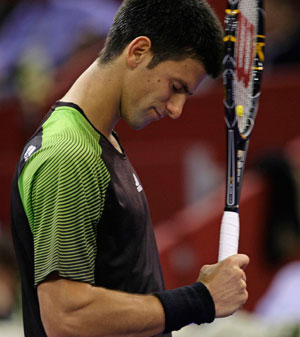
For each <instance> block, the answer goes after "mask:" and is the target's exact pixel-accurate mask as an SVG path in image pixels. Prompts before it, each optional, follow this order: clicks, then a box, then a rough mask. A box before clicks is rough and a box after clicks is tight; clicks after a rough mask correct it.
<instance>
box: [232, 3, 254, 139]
mask: <svg viewBox="0 0 300 337" xmlns="http://www.w3.org/2000/svg"><path fill="white" fill-rule="evenodd" d="M257 7H258V6H257V1H256V0H241V1H240V3H239V15H238V22H237V33H236V44H235V60H236V78H235V84H234V93H235V102H236V116H237V121H238V128H239V131H240V133H241V134H242V135H243V136H245V137H246V136H247V135H248V134H249V133H250V132H251V129H252V126H253V124H254V118H255V112H256V111H255V104H254V103H255V96H256V93H255V87H254V85H255V83H254V82H255V81H254V77H255V70H254V68H255V66H254V63H255V54H256V50H257V47H256V37H257V34H258V21H259V19H258V15H257V13H258V8H257Z"/></svg>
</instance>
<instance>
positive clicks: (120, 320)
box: [11, 0, 248, 337]
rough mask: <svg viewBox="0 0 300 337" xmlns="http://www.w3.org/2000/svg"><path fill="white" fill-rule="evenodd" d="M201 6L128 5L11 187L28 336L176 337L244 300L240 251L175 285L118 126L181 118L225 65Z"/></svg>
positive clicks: (30, 146)
mask: <svg viewBox="0 0 300 337" xmlns="http://www.w3.org/2000/svg"><path fill="white" fill-rule="evenodd" d="M222 36H223V33H222V29H221V25H220V23H219V21H218V20H217V18H216V16H215V14H214V13H213V11H212V10H211V8H210V7H209V6H208V4H207V3H206V2H205V1H204V0H148V1H141V0H127V1H125V2H124V3H123V4H122V5H121V7H120V9H119V11H118V13H117V15H116V17H115V21H114V24H113V26H112V28H111V30H110V32H109V35H108V37H107V40H106V44H105V46H104V49H103V50H102V51H101V53H100V55H99V58H98V59H97V60H96V61H95V62H94V63H93V64H92V65H91V66H90V67H89V68H88V69H87V70H86V71H85V72H84V73H83V74H82V75H81V76H80V77H79V78H78V80H77V81H76V82H75V83H74V85H73V86H72V87H71V89H70V90H69V91H68V92H67V93H66V95H65V96H64V97H63V98H62V99H61V100H60V101H59V102H57V103H56V104H55V105H54V106H53V107H52V109H51V110H50V112H49V113H48V115H47V116H46V117H45V118H44V120H43V122H42V124H41V125H40V127H39V128H38V130H37V131H36V133H35V134H34V135H33V137H32V138H31V139H30V140H29V141H28V142H27V144H26V145H25V147H24V150H23V153H22V155H21V158H20V161H19V164H18V167H17V170H16V173H15V177H14V182H13V191H12V213H11V214H12V232H13V238H14V244H15V250H16V254H17V259H18V263H19V268H20V274H21V279H22V296H23V318H24V330H25V336H26V337H45V336H48V337H71V336H74V337H75V336H76V337H80V336H84V337H96V336H97V337H101V336H103V337H104V336H105V337H108V336H139V337H143V336H145V337H146V336H147V337H149V336H170V335H171V331H173V330H178V329H180V328H181V327H183V326H185V325H187V324H190V323H192V322H194V323H197V324H201V323H204V322H212V321H213V320H214V318H215V317H224V316H227V315H230V314H232V313H233V312H235V311H236V310H237V309H238V308H240V307H241V305H243V304H244V303H245V301H246V299H247V290H246V277H245V273H244V271H243V269H244V268H245V267H246V265H247V264H248V257H247V256H245V255H235V256H233V257H230V258H228V259H226V260H224V261H223V262H221V263H218V264H216V265H211V266H208V265H207V266H204V267H203V268H202V269H201V272H200V275H199V277H198V280H197V281H196V282H195V283H194V284H192V285H188V286H186V287H182V288H178V289H174V290H168V291H166V290H165V288H164V281H163V276H162V272H161V267H160V261H159V256H158V251H157V247H156V242H155V238H154V233H153V229H152V224H151V220H150V215H149V210H148V205H147V201H146V197H145V194H144V191H143V187H142V184H141V181H140V179H139V177H138V175H137V173H136V172H135V171H134V169H133V167H132V166H131V164H130V162H129V159H128V157H127V155H126V153H125V150H124V149H123V147H122V145H121V142H120V140H119V139H118V136H117V134H116V133H115V132H114V127H115V125H116V124H117V123H118V121H119V120H120V119H124V120H125V121H126V122H127V123H128V125H130V126H131V127H133V128H134V129H140V128H143V127H145V126H146V125H147V124H148V123H150V122H152V121H157V120H159V119H161V118H163V117H166V116H168V117H171V118H172V119H176V118H178V117H179V116H180V115H181V113H182V109H183V105H184V103H185V101H186V98H187V96H188V95H191V94H193V92H194V91H195V90H196V88H197V86H198V85H199V83H200V82H201V80H202V79H203V77H204V76H205V75H206V74H209V75H211V76H212V77H216V76H218V75H219V73H220V71H221V65H222V50H223V42H222Z"/></svg>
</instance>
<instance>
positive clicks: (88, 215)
mask: <svg viewBox="0 0 300 337" xmlns="http://www.w3.org/2000/svg"><path fill="white" fill-rule="evenodd" d="M39 156H40V158H39ZM34 162H38V163H41V162H42V164H41V165H39V166H38V167H37V166H35V165H34ZM32 163H33V164H32V165H31V166H30V165H29V166H28V170H29V171H30V167H32V172H30V174H29V176H30V177H31V179H27V180H26V179H24V180H23V184H24V186H25V189H26V190H27V194H29V196H30V197H29V198H28V201H27V210H26V214H27V216H28V220H29V224H30V227H31V231H32V234H33V241H34V267H35V271H34V273H35V275H34V278H35V286H36V285H38V284H39V283H40V282H42V281H43V280H44V279H45V278H46V276H47V275H49V274H50V273H52V272H54V271H56V272H58V273H59V275H60V276H61V277H65V278H68V279H71V280H75V281H80V282H86V283H90V284H94V283H95V280H94V268H95V258H96V250H97V245H96V235H97V233H96V231H97V223H98V222H99V219H100V217H101V213H102V210H103V207H104V202H105V193H106V189H107V186H108V183H109V180H110V177H109V173H108V171H107V169H106V167H105V164H104V163H103V161H102V160H101V157H100V156H97V155H96V154H95V153H94V152H92V151H86V149H85V148H84V147H82V148H78V147H77V148H76V147H75V148H74V146H72V144H64V146H61V147H60V148H59V149H55V151H52V153H51V155H49V151H48V152H47V156H46V158H43V151H41V152H40V153H38V154H37V155H36V156H35V158H33V160H32ZM27 173H28V172H27ZM26 182H27V185H28V186H27V188H26Z"/></svg>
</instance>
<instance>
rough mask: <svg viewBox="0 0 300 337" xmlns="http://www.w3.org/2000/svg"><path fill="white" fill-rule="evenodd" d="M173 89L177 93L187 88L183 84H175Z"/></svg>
mask: <svg viewBox="0 0 300 337" xmlns="http://www.w3.org/2000/svg"><path fill="white" fill-rule="evenodd" d="M173 91H174V92H176V93H182V92H185V90H184V89H183V87H181V86H176V85H175V84H173Z"/></svg>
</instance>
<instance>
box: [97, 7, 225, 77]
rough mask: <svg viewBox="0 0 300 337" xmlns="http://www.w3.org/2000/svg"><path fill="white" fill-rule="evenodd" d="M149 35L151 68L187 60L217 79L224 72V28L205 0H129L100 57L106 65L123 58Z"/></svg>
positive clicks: (114, 25) (117, 16)
mask: <svg viewBox="0 0 300 337" xmlns="http://www.w3.org/2000/svg"><path fill="white" fill-rule="evenodd" d="M138 36H147V37H148V38H149V39H150V40H151V42H152V45H151V50H152V52H153V59H152V60H151V62H150V64H149V65H148V68H153V67H155V66H156V65H157V64H158V63H160V62H162V61H167V60H183V59H185V58H187V57H190V58H193V59H196V60H197V61H200V62H201V63H202V64H203V65H204V67H205V70H206V72H207V73H208V74H209V75H211V76H212V77H217V76H218V75H219V74H220V72H221V69H222V59H223V29H222V26H221V24H220V22H219V20H218V18H217V16H216V14H215V13H214V11H213V10H212V9H211V7H210V6H209V5H208V3H207V2H206V1H205V0H125V1H124V2H123V3H122V5H121V6H120V8H119V10H118V12H117V14H116V16H115V19H114V23H113V25H112V27H111V29H110V31H109V34H108V36H107V39H106V42H105V45H104V48H103V50H102V51H101V52H100V54H99V62H100V63H102V64H105V63H108V62H110V61H112V60H114V59H115V58H116V57H117V56H119V55H121V53H122V52H123V50H124V49H125V47H126V46H127V45H128V44H129V43H130V42H131V41H132V40H134V39H135V38H136V37H138Z"/></svg>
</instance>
